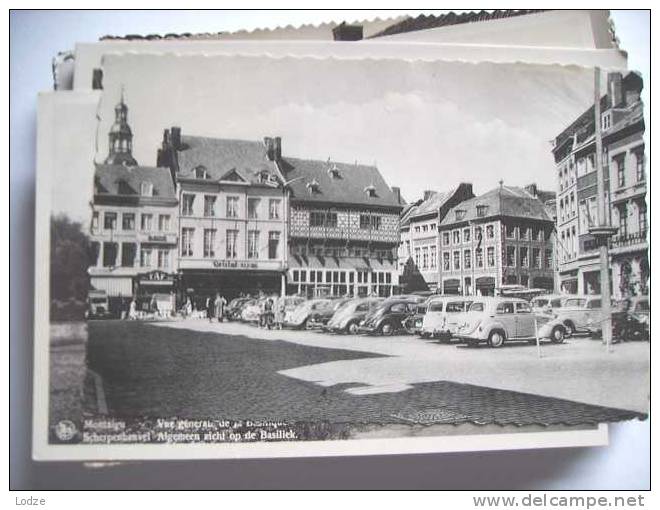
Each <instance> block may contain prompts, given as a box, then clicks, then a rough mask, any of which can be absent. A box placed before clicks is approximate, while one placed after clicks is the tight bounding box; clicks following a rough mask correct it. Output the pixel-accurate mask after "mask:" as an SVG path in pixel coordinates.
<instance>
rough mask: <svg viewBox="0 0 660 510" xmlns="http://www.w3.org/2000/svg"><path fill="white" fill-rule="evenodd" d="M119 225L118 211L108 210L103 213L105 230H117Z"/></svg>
mask: <svg viewBox="0 0 660 510" xmlns="http://www.w3.org/2000/svg"><path fill="white" fill-rule="evenodd" d="M116 226H117V213H113V212H107V213H105V214H103V230H115V227H116Z"/></svg>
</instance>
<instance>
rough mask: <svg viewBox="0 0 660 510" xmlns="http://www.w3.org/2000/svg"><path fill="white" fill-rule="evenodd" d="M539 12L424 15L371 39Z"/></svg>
mask: <svg viewBox="0 0 660 510" xmlns="http://www.w3.org/2000/svg"><path fill="white" fill-rule="evenodd" d="M537 12H543V10H542V9H506V10H495V11H492V12H488V11H483V10H482V11H479V12H475V11H471V12H464V13H461V14H456V13H455V12H449V13H447V14H441V15H440V16H435V15H433V14H431V15H429V16H425V15H424V14H422V15H420V16H417V17H416V18H406V19H404V20H402V21H399V22H398V23H395V24H394V25H390V26H389V27H387V28H386V29H385V30H382V31H380V32H378V33H377V34H374V35H373V36H371V37H382V36H386V35H394V34H403V33H406V32H416V31H417V30H427V29H429V28H440V27H446V26H450V25H462V24H464V23H474V22H478V21H492V20H496V19H502V18H511V17H514V16H524V15H526V14H534V13H537Z"/></svg>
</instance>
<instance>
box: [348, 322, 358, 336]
mask: <svg viewBox="0 0 660 510" xmlns="http://www.w3.org/2000/svg"><path fill="white" fill-rule="evenodd" d="M358 327H359V326H358V323H357V322H351V323H349V324H348V326H346V332H347V333H348V334H349V335H357V334H358Z"/></svg>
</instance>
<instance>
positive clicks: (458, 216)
mask: <svg viewBox="0 0 660 510" xmlns="http://www.w3.org/2000/svg"><path fill="white" fill-rule="evenodd" d="M463 218H465V209H456V221H461V220H462V219H463Z"/></svg>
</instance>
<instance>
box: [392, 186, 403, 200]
mask: <svg viewBox="0 0 660 510" xmlns="http://www.w3.org/2000/svg"><path fill="white" fill-rule="evenodd" d="M392 193H394V198H395V200H396V203H397V204H401V188H399V187H398V186H392Z"/></svg>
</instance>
